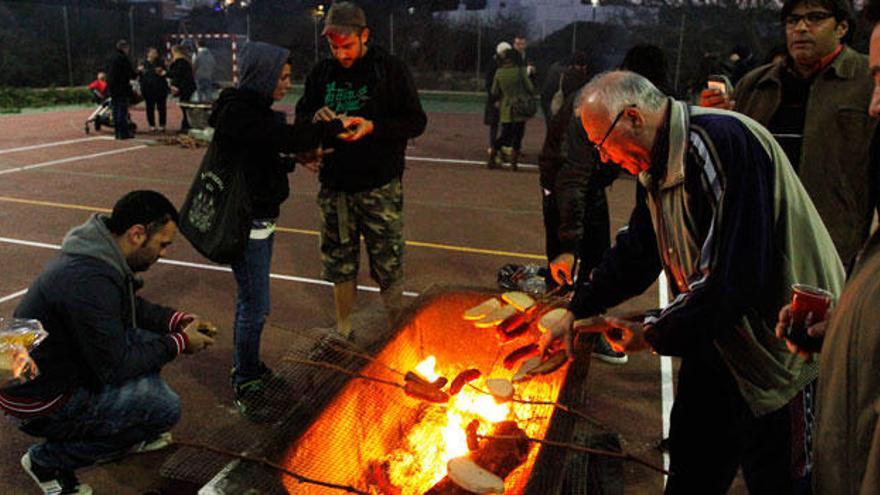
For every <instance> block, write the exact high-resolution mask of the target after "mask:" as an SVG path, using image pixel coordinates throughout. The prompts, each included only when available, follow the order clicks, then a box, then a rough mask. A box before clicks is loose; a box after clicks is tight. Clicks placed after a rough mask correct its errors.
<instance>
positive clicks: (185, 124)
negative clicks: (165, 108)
mask: <svg viewBox="0 0 880 495" xmlns="http://www.w3.org/2000/svg"><path fill="white" fill-rule="evenodd" d="M191 98H192V92H190V93H187V94H181V95H180V101H183V102H189V100H190V99H191ZM180 113H182V114H183V120H182V121H181V122H180V130H181V131H188V130H189V119H188V118H187V117H186V112H185V111H184V110H183V109H182V108H181V109H180Z"/></svg>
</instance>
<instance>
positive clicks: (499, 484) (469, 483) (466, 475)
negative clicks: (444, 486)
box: [446, 457, 504, 493]
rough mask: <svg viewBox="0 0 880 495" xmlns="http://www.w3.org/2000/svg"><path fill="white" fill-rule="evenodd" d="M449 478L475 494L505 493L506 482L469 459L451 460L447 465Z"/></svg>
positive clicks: (457, 458)
mask: <svg viewBox="0 0 880 495" xmlns="http://www.w3.org/2000/svg"><path fill="white" fill-rule="evenodd" d="M446 469H447V470H448V471H449V478H450V479H451V480H452V481H454V482H455V484H456V485H458V486H460V487H462V488H464V489H465V490H467V491H469V492H473V493H504V480H503V479H501V478H500V477H498V476H497V475H495V474H492V473H491V472H489V471H487V470H485V469H483V468H481V467H480V466H478V465H477V463H475V462H474V461H472V460H470V459H468V458H467V457H456V458H454V459H450V460H449V462H448V463H447V464H446Z"/></svg>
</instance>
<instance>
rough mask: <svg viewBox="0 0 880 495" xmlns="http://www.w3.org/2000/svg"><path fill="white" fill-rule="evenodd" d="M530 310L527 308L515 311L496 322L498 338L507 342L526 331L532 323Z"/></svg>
mask: <svg viewBox="0 0 880 495" xmlns="http://www.w3.org/2000/svg"><path fill="white" fill-rule="evenodd" d="M532 319H533V318H532V311H531V310H528V311H526V312H524V313H515V314H512V315H510V316H508V317H507V318H505V319H504V321H502V322H501V323H499V324H498V328H497V330H498V339H499V340H501V342H509V341H511V340H513V339H515V338H517V337H519V336H520V335H522V334H524V333H526V330H528V329H529V326H531V324H532Z"/></svg>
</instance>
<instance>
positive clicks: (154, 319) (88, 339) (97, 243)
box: [0, 214, 187, 416]
mask: <svg viewBox="0 0 880 495" xmlns="http://www.w3.org/2000/svg"><path fill="white" fill-rule="evenodd" d="M106 220H107V218H106V217H104V216H101V215H98V214H95V215H93V216H92V217H91V218H90V219H89V220H88V221H87V222H86V223H84V224H82V225H80V226H79V227H76V228H74V229H73V230H71V231H70V232H69V233H68V234H67V236H66V237H65V238H64V241H63V243H62V246H61V254H60V255H59V256H58V257H57V258H55V259H54V260H52V261H51V262H50V263H49V265H48V266H47V267H46V268H45V269H44V270H43V272H42V273H41V274H40V275H39V276H38V277H37V279H36V280H35V281H34V282H33V283H32V284H31V286H30V287H29V288H28V291H27V293H26V294H25V296H24V298H23V299H22V301H21V304H19V306H18V308H16V310H15V316H16V317H19V318H34V319H37V320H40V322H42V324H43V327H44V328H45V329H46V331H47V332H48V333H49V336H48V338H47V339H46V340H45V341H44V342H43V343H42V344H40V346H38V347H37V348H36V349H35V350H34V352H33V353H32V357H33V358H34V361H35V362H36V364H37V367H38V368H39V370H40V374H39V375H38V376H37V377H36V378H35V379H34V380H33V381H30V382H27V383H24V384H22V385H18V386H15V387H11V388H9V389H6V390H3V392H2V393H0V408H2V409H5V410H6V411H7V412H10V410H9V406H10V403H11V402H14V403H15V404H25V403H30V402H32V401H51V400H53V399H56V398H58V397H59V396H60V395H63V394H67V393H70V392H72V391H73V390H75V389H77V388H80V387H82V388H87V389H90V390H98V389H100V388H101V387H102V386H105V385H119V384H121V383H123V382H125V381H127V380H130V379H133V378H135V377H138V376H141V375H143V374H146V373H154V372H157V371H159V369H160V368H161V367H162V366H163V365H164V364H165V363H167V362H169V361H171V360H172V359H174V358H175V357H176V356H177V355H178V354H180V353H181V352H183V351H184V350H185V349H186V345H187V339H186V337H185V336H184V334H182V333H179V332H180V331H181V330H182V328H180V321H181V318H182V316H183V315H184V313H181V312H176V311H175V310H173V309H171V308H167V307H164V306H159V305H157V304H153V303H151V302H149V301H147V300H146V299H144V298H142V297H140V296H138V295H137V291H138V290H139V289H140V288H141V286H142V285H143V281H142V280H141V279H140V278H139V277H137V276H135V274H134V273H133V272H132V271H131V268H129V266H128V263H126V261H125V258H124V256H123V254H122V251H120V250H119V247H118V246H117V245H116V241H115V238H114V237H113V235H112V234H111V233H110V231H109V230H108V229H107V226H106V223H105V222H106ZM140 331H150V332H155V333H159V334H163V335H164V337H163V338H161V339H155V340H149V341H147V342H139V341H138V342H136V341H133V340H131V335H132V334H133V333H134V332H140ZM22 399H24V400H22ZM35 412H45V411H35ZM26 415H27V414H23V416H26Z"/></svg>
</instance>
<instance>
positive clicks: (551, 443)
mask: <svg viewBox="0 0 880 495" xmlns="http://www.w3.org/2000/svg"><path fill="white" fill-rule="evenodd" d="M477 438H485V439H495V440H528V441H529V442H533V443H538V444H541V445H549V446H551V447H559V448H563V449H568V450H573V451H576V452H584V453H587V454H593V455H598V456H603V457H612V458H615V459H622V460H624V461H630V462H634V463H636V464H640V465H642V466H645V467H646V468H648V469H652V470H654V471H657V472H658V473H663V474H665V475H667V476H668V475H669V471H667V470H666V469H663V468H662V467H659V466H655V465H654V464H651V463H650V462H648V461H645V460H643V459H639V458H638V457H636V456H634V455H632V454H628V453H626V452H614V451H611V450H600V449H591V448H589V447H581V446H580V445H575V444H571V443H564V442H556V441H553V440H542V439H540V438H532V437H525V436H516V435H498V436H493V435H477Z"/></svg>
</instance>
